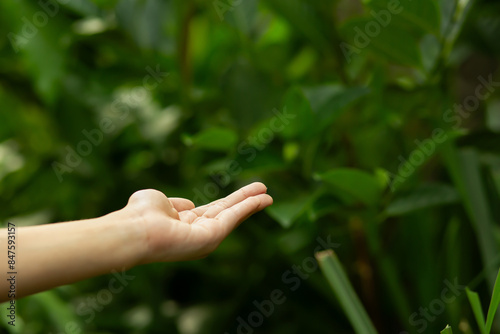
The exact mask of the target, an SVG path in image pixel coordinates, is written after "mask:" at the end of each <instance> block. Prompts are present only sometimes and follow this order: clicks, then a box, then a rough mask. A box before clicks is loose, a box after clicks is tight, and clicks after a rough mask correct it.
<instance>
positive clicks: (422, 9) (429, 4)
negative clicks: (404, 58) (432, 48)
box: [370, 0, 441, 35]
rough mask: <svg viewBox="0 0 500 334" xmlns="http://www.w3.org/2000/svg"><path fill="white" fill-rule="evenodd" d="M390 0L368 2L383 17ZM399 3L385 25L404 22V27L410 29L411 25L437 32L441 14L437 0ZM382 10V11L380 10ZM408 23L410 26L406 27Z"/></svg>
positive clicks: (406, 0)
mask: <svg viewBox="0 0 500 334" xmlns="http://www.w3.org/2000/svg"><path fill="white" fill-rule="evenodd" d="M391 1H392V0H376V1H371V2H370V7H371V8H372V9H373V10H374V11H375V12H376V13H378V16H379V17H382V18H383V14H385V13H386V12H385V11H387V10H388V7H389V2H391ZM400 3H401V5H400V6H398V7H397V8H398V9H397V11H398V12H399V13H397V12H396V13H394V14H393V15H391V21H390V22H389V25H388V26H387V27H388V28H390V27H391V26H390V25H394V24H398V25H400V24H401V23H406V25H405V28H406V29H410V28H411V26H413V27H417V28H419V29H422V30H423V31H425V32H430V33H433V34H436V35H437V34H439V27H440V22H441V16H440V12H439V7H438V5H437V1H434V0H419V1H412V0H401V1H400ZM382 11H384V12H382ZM408 25H410V27H408Z"/></svg>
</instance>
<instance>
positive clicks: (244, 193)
mask: <svg viewBox="0 0 500 334" xmlns="http://www.w3.org/2000/svg"><path fill="white" fill-rule="evenodd" d="M266 191H267V188H266V186H265V185H264V184H263V183H261V182H254V183H251V184H249V185H247V186H245V187H243V188H241V189H239V190H236V191H235V192H233V193H232V194H230V195H229V196H227V197H225V198H223V199H220V200H217V201H215V202H212V203H210V204H209V205H206V206H204V207H200V208H197V209H195V210H194V212H195V213H196V214H198V215H200V216H201V215H203V216H204V217H206V218H214V217H215V216H217V215H218V214H219V213H220V212H222V211H223V210H225V209H228V208H230V207H232V206H233V205H235V204H237V203H240V202H242V201H244V200H245V199H247V198H249V197H252V196H257V195H260V194H264V193H265V192H266Z"/></svg>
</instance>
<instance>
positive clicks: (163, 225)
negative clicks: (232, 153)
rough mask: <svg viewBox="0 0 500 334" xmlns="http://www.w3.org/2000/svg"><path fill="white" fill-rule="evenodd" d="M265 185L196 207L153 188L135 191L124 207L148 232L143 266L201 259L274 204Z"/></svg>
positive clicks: (241, 190) (259, 184)
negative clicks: (237, 229) (230, 234)
mask: <svg viewBox="0 0 500 334" xmlns="http://www.w3.org/2000/svg"><path fill="white" fill-rule="evenodd" d="M266 191H267V188H266V186H265V185H264V184H262V183H259V182H256V183H252V184H250V185H247V186H245V187H243V188H241V189H239V190H237V191H235V192H234V193H232V194H231V195H229V196H227V197H225V198H223V199H219V200H217V201H214V202H212V203H210V204H207V205H204V206H199V207H197V208H196V207H195V206H194V204H193V202H191V201H190V200H188V199H184V198H167V197H166V196H165V195H164V194H163V193H162V192H160V191H158V190H153V189H147V190H140V191H137V192H135V193H134V194H133V195H132V196H130V199H129V201H128V204H127V206H126V207H125V208H124V210H125V211H128V212H129V213H130V214H136V215H137V216H138V217H139V219H138V221H139V222H140V224H142V226H141V229H142V230H143V231H144V232H145V234H144V237H145V242H146V246H147V249H146V254H145V256H144V259H143V261H141V263H150V262H165V261H183V260H194V259H200V258H203V257H205V256H207V255H208V254H210V253H211V252H213V251H214V250H215V249H216V248H217V246H219V244H220V243H221V242H222V240H224V238H226V237H227V236H228V235H229V233H231V231H232V230H234V229H235V228H236V227H237V226H238V225H239V224H240V223H241V222H243V221H244V220H245V219H247V218H248V217H250V216H251V215H253V214H254V213H256V212H258V211H260V210H262V209H264V208H266V207H267V206H269V205H271V204H272V203H273V199H272V198H271V196H269V195H267V194H266Z"/></svg>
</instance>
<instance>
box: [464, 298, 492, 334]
mask: <svg viewBox="0 0 500 334" xmlns="http://www.w3.org/2000/svg"><path fill="white" fill-rule="evenodd" d="M465 292H466V293H467V298H468V299H469V303H470V305H471V307H472V312H473V313H474V317H475V318H476V321H477V325H478V327H479V330H480V331H481V334H488V333H489V332H487V331H486V328H485V326H484V314H483V309H482V308H481V301H480V300H479V295H478V294H477V293H476V292H474V291H471V290H469V288H465Z"/></svg>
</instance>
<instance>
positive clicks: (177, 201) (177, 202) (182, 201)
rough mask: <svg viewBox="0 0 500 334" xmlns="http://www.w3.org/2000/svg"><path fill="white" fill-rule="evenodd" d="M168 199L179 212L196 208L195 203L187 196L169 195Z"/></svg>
mask: <svg viewBox="0 0 500 334" xmlns="http://www.w3.org/2000/svg"><path fill="white" fill-rule="evenodd" d="M168 199H169V200H170V203H172V206H173V207H174V209H175V210H177V211H178V212H181V211H184V210H192V209H194V208H195V205H194V203H193V202H191V201H190V200H188V199H186V198H178V197H169V198H168Z"/></svg>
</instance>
